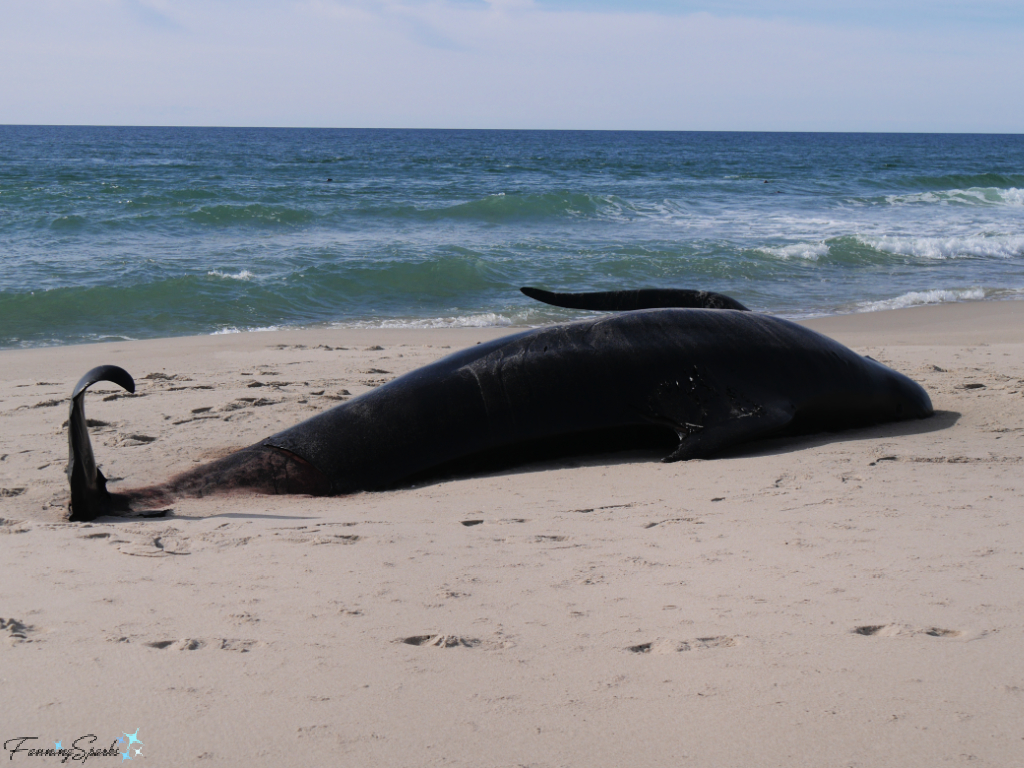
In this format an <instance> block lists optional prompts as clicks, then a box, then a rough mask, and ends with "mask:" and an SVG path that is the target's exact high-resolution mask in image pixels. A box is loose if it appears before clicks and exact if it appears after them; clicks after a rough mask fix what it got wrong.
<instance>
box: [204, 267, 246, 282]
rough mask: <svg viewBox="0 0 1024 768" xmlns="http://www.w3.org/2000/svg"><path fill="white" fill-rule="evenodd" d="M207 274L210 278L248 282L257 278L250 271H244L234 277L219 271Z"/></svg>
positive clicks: (214, 270) (215, 270)
mask: <svg viewBox="0 0 1024 768" xmlns="http://www.w3.org/2000/svg"><path fill="white" fill-rule="evenodd" d="M206 274H207V275H209V276H210V277H221V278H224V279H225V280H245V281H248V280H252V279H253V278H254V277H256V275H254V274H253V273H252V272H250V271H249V270H248V269H243V270H242V271H240V272H236V273H235V274H233V275H232V274H230V273H228V272H221V271H220V270H219V269H211V270H210V271H209V272H207V273H206Z"/></svg>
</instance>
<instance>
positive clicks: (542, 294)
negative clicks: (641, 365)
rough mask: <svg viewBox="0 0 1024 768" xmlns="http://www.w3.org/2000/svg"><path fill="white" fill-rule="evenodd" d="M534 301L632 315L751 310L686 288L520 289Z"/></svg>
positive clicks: (720, 297)
mask: <svg viewBox="0 0 1024 768" xmlns="http://www.w3.org/2000/svg"><path fill="white" fill-rule="evenodd" d="M519 290H521V291H522V292H523V293H524V294H526V295H527V296H529V297H530V298H531V299H536V300H537V301H542V302H544V303H545V304H551V305H552V306H555V307H565V308H566V309H592V310H597V311H601V312H629V311H631V310H634V309H668V308H672V307H678V308H692V309H738V310H742V311H749V310H747V308H746V307H745V306H743V305H742V304H740V303H739V302H738V301H736V299H733V298H731V297H729V296H725V295H723V294H721V293H713V292H711V291H692V290H688V289H685V288H640V289H637V290H633V291H599V292H596V293H553V292H552V291H545V290H542V289H540V288H529V287H527V288H520V289H519Z"/></svg>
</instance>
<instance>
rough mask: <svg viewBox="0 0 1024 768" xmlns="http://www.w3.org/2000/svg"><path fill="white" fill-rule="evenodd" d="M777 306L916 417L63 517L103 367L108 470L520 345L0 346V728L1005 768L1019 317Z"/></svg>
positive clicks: (292, 336)
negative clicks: (471, 349)
mask: <svg viewBox="0 0 1024 768" xmlns="http://www.w3.org/2000/svg"><path fill="white" fill-rule="evenodd" d="M800 322H801V324H803V325H806V326H808V327H811V328H813V329H815V330H818V331H821V332H823V333H826V334H827V335H829V336H832V337H833V338H835V339H837V340H839V341H841V342H842V343H844V344H847V345H849V346H851V347H852V348H853V349H855V350H856V351H858V352H861V353H862V354H870V355H871V356H872V357H874V358H876V359H877V360H879V361H880V362H882V363H884V364H886V365H890V366H891V367H893V368H895V369H897V370H900V371H902V372H903V373H906V374H907V375H908V376H910V377H911V378H914V379H915V380H917V381H919V382H921V383H922V384H923V385H924V386H925V388H926V389H927V390H928V391H929V393H930V395H931V397H932V400H933V403H934V405H935V408H936V415H935V416H934V417H932V418H930V419H926V420H923V421H920V422H901V423H896V424H887V425H880V426H877V427H871V428H868V429H861V430H854V431H850V432H843V433H836V434H821V435H811V436H807V437H801V438H785V439H776V440H767V441H761V442H759V443H757V444H752V445H751V446H750V448H749V449H748V450H743V451H737V452H734V453H729V454H728V455H726V456H723V457H721V458H717V459H711V460H704V461H691V462H681V463H676V464H662V463H660V462H658V461H657V458H658V457H656V456H652V455H648V454H643V453H624V454H615V455H611V456H602V457H587V458H585V459H571V460H565V461H559V462H551V463H544V464H535V465H527V466H525V467H521V468H517V469H515V470H514V471H507V472H501V473H495V474H487V475H479V476H472V477H467V478H460V479H456V480H446V481H441V482H434V483H429V484H426V485H422V486H419V487H412V488H406V489H399V490H395V491H387V492H381V493H362V494H356V495H353V496H347V497H337V498H307V497H265V496H259V497H255V496H227V497H214V498H210V499H198V500H196V499H190V500H184V501H182V502H181V503H180V504H176V505H175V509H174V515H173V516H171V517H168V518H164V519H154V520H139V519H121V520H118V519H113V518H106V519H101V520H99V521H96V522H94V523H79V524H70V523H67V522H65V521H64V520H63V519H62V515H61V513H62V504H63V503H64V502H66V495H67V491H66V479H65V478H64V476H63V471H64V463H65V462H66V460H67V442H66V441H67V437H66V431H65V429H64V428H63V427H62V426H61V424H62V422H63V420H64V419H66V418H67V406H68V396H69V394H70V391H71V387H73V386H74V383H75V382H76V381H77V380H78V378H79V377H80V376H81V375H82V374H83V373H85V371H86V370H88V369H89V368H90V367H92V366H94V365H99V364H102V363H115V364H118V365H121V366H123V367H125V368H126V369H127V370H129V372H131V373H132V374H133V376H134V377H135V379H136V382H137V385H138V389H137V396H135V397H118V398H116V399H105V398H107V397H109V396H112V395H117V394H118V392H119V390H117V389H116V388H115V387H114V386H113V385H110V386H109V388H107V387H106V385H97V386H96V387H95V388H94V389H93V390H91V392H92V395H91V397H90V398H89V399H88V400H87V411H88V416H89V418H90V419H94V420H98V421H100V422H103V424H102V426H97V427H95V428H93V444H94V448H95V451H96V457H97V460H98V462H99V463H100V465H101V466H102V467H103V471H104V472H105V473H106V474H107V475H108V477H110V478H111V480H112V481H113V480H114V478H124V481H125V482H126V483H128V484H133V483H144V482H152V481H156V480H159V479H160V478H162V477H166V476H168V475H169V474H171V473H173V472H174V471H178V470H181V469H184V468H187V467H189V466H191V465H192V464H193V463H195V462H199V461H203V460H208V459H209V458H212V457H214V456H216V455H219V454H221V453H223V452H224V451H226V450H230V449H232V448H236V447H240V446H242V445H245V444H248V443H251V442H255V441H256V440H258V439H261V438H262V437H265V436H266V435H268V434H271V433H272V432H273V431H276V430H277V429H280V428H282V427H285V426H289V425H290V424H293V423H296V422H297V421H299V420H301V419H303V418H306V417H308V416H311V415H313V414H314V413H316V412H319V411H321V410H324V409H325V408H327V407H330V406H331V405H334V404H336V403H337V402H339V400H338V399H337V398H343V397H350V396H356V395H358V394H359V393H360V392H362V391H366V390H368V389H370V388H371V387H373V386H377V385H379V384H380V383H382V381H383V380H384V379H386V378H391V377H393V376H397V375H400V374H402V373H405V372H407V371H409V370H413V369H415V368H417V367H419V366H421V365H423V364H425V363H427V362H430V361H432V360H434V359H437V358H438V357H441V356H442V355H444V354H447V353H449V352H453V351H456V350H457V349H459V348H460V347H463V346H469V345H472V344H474V343H476V342H477V341H483V340H485V339H490V338H497V337H500V336H504V335H508V334H510V333H515V332H518V330H525V329H512V328H506V327H493V328H447V329H323V330H315V331H310V330H302V331H273V332H259V333H239V334H222V335H217V336H197V337H176V338H170V339H160V340H142V341H132V342H106V343H102V344H82V345H73V346H67V347H42V348H32V349H15V350H3V351H0V362H2V363H3V366H2V372H0V414H2V415H3V420H4V421H3V423H4V427H5V428H4V430H3V431H2V432H0V518H2V520H0V533H7V534H9V535H6V536H2V537H0V540H2V543H3V544H4V546H5V557H4V558H2V559H0V584H2V585H3V587H2V588H0V616H2V617H4V621H3V622H0V631H2V634H3V637H0V640H3V643H4V645H3V647H0V656H2V658H3V659H4V661H5V662H6V663H5V664H4V668H3V672H2V677H3V679H4V682H5V683H6V685H7V689H8V691H10V693H11V695H9V696H8V697H7V699H8V703H7V704H6V705H3V712H4V715H5V717H4V721H5V722H6V723H8V724H9V726H8V728H9V731H10V732H9V733H7V734H5V736H4V738H5V739H6V738H11V737H13V736H15V735H29V736H38V737H39V738H40V739H41V741H40V742H38V743H40V744H42V745H45V742H46V741H47V740H52V741H56V740H59V739H61V738H64V739H65V740H66V742H71V741H72V740H73V739H74V738H77V737H78V736H81V735H82V734H85V733H95V734H97V736H98V737H99V740H98V742H97V743H98V744H105V742H106V743H109V739H108V738H107V736H108V735H112V736H113V737H114V738H116V737H117V736H118V735H120V734H121V732H123V731H125V730H127V731H128V732H131V731H135V730H136V728H140V729H141V731H140V732H139V736H140V738H141V739H142V740H143V741H144V743H145V744H146V747H147V752H146V756H147V757H156V758H157V759H158V760H159V759H160V758H161V757H162V758H163V759H164V761H170V762H175V763H182V762H189V763H190V762H195V761H199V762H200V763H201V764H203V765H211V766H213V765H224V766H242V765H251V764H253V763H254V762H255V763H259V764H266V763H270V762H272V763H274V764H276V765H281V766H284V767H285V768H291V766H296V767H298V766H305V765H308V764H310V763H311V762H312V763H314V764H329V763H331V762H337V760H338V758H339V756H342V757H343V760H344V761H346V762H351V763H352V764H359V765H367V766H378V765H379V766H391V765H430V766H433V765H437V766H440V765H464V766H474V768H475V767H476V766H495V767H496V768H497V767H503V766H508V765H517V764H533V765H537V766H544V767H545V768H546V767H547V766H552V767H553V766H565V765H569V766H588V768H589V767H591V766H598V767H599V768H601V767H603V766H608V767H609V768H611V767H612V766H619V765H628V764H637V762H638V761H639V762H641V763H643V764H646V765H670V764H671V765H686V764H689V763H692V764H693V765H723V766H724V765H744V766H758V767H760V766H780V767H781V766H786V768H788V767H789V766H791V765H793V764H795V763H799V764H806V765H835V764H846V763H856V764H858V765H861V766H868V767H869V768H875V767H877V768H883V767H884V768H889V766H892V765H896V764H898V765H901V766H906V767H907V768H926V767H927V768H931V766H933V765H936V764H940V763H944V762H952V763H957V762H966V761H968V758H970V760H971V761H972V762H973V764H975V765H993V766H997V765H1011V764H1014V762H1015V761H1019V759H1020V755H1021V754H1022V753H1024V741H1022V739H1024V732H1022V731H1021V727H1020V723H1021V722H1024V695H1022V694H1021V691H1024V618H1022V617H1021V613H1020V606H1021V605H1022V604H1024V581H1022V579H1021V578H1020V573H1021V569H1022V568H1024V556H1022V555H1021V552H1022V551H1024V519H1021V515H1020V513H1019V509H1020V500H1021V498H1024V478H1022V475H1021V466H1022V464H1024V302H1015V301H1006V302H976V303H973V302H972V303H961V304H943V305H931V306H921V307H912V308H906V309H898V310H886V311H882V312H873V313H860V314H850V315H838V316H828V317H822V318H813V319H810V320H804V321H800ZM345 392H347V393H348V394H344V393H345ZM112 487H116V486H113V485H112ZM12 622H13V623H12ZM243 712H244V713H245V714H244V716H243V715H242V714H241V713H243ZM72 734H73V736H72ZM638 756H640V757H638Z"/></svg>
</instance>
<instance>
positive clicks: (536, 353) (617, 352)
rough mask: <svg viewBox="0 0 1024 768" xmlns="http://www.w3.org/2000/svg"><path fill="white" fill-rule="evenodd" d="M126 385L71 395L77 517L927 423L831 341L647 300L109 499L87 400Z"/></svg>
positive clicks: (426, 375) (863, 362) (91, 377)
mask: <svg viewBox="0 0 1024 768" xmlns="http://www.w3.org/2000/svg"><path fill="white" fill-rule="evenodd" d="M100 380H106V381H115V382H117V383H118V384H121V385H122V386H125V387H127V386H128V384H129V383H130V382H131V377H129V376H128V375H127V373H125V372H124V371H123V370H121V369H119V368H116V367H114V366H102V367H100V368H97V369H94V370H93V371H90V372H89V373H88V374H86V376H85V377H84V378H83V379H82V381H81V382H79V385H78V386H77V387H76V389H75V395H74V398H73V401H72V418H71V433H70V440H71V462H70V464H69V468H68V476H69V480H70V481H71V494H72V498H71V513H72V514H71V519H72V520H87V519H92V518H93V517H96V516H98V515H101V514H110V513H119V512H125V511H129V510H132V509H138V508H139V507H145V506H154V505H160V504H166V503H167V501H168V500H170V499H172V498H174V497H176V496H204V495H207V494H211V493H216V492H223V491H230V490H236V489H248V490H251V491H255V492H261V493H312V494H317V495H331V494H343V493H351V492H354V491H362V490H374V489H382V488H387V487H391V486H394V485H396V484H399V483H401V482H403V481H407V480H408V479H409V478H412V477H415V476H417V475H419V474H421V473H423V472H426V471H429V470H431V469H432V468H436V467H439V466H442V465H445V464H447V463H450V462H453V461H456V460H459V459H464V458H466V457H471V456H474V455H477V454H482V453H485V452H488V451H493V450H495V449H501V448H505V447H510V446H515V445H521V444H530V442H531V441H538V440H546V439H555V438H561V437H564V436H568V435H581V436H586V435H590V434H592V433H601V432H603V431H608V430H616V429H623V428H631V427H641V428H660V429H663V430H666V431H670V433H674V434H675V435H676V436H677V437H678V445H677V447H676V448H675V450H674V451H673V452H672V453H671V454H670V455H668V456H667V457H666V458H665V460H666V461H677V460H681V459H690V458H696V457H705V456H710V455H713V454H714V453H716V452H718V451H721V450H723V449H726V448H729V447H731V446H735V445H737V444H741V443H744V442H747V441H750V440H755V439H758V438H762V437H767V436H771V435H779V434H799V433H809V432H817V431H822V430H836V429H844V428H849V427H858V426H865V425H869V424H874V423H879V422H886V421H894V420H899V419H909V418H923V417H926V416H929V415H931V413H932V406H931V401H930V400H929V398H928V395H927V393H926V392H925V391H924V389H922V388H921V386H920V385H918V384H916V383H915V382H913V381H911V380H910V379H909V378H907V377H906V376H904V375H902V374H900V373H897V372H896V371H893V370H891V369H889V368H887V367H885V366H883V365H881V364H879V363H877V362H875V361H874V360H871V359H869V358H866V357H862V356H861V355H858V354H856V353H855V352H853V351H852V350H850V349H848V348H846V347H844V346H843V345H842V344H839V343H838V342H836V341H833V340H832V339H829V338H827V337H825V336H822V335H821V334H818V333H816V332H814V331H811V330H809V329H807V328H804V327H802V326H799V325H796V324H795V323H791V322H789V321H786V320H781V319H779V318H775V317H770V316H768V315H763V314H758V313H754V312H747V311H739V310H728V309H726V310H716V309H652V310H640V311H631V312H626V313H623V314H617V315H609V316H604V317H599V318H596V319H591V320H585V321H580V322H573V323H566V324H561V325H554V326H549V327H545V328H540V329H537V330H530V331H525V332H523V333H518V334H514V335H511V336H507V337H505V338H501V339H497V340H495V341H491V342H487V343H484V344H479V345H477V346H474V347H470V348H469V349H466V350H463V351H461V352H456V353H455V354H452V355H449V356H448V357H445V358H444V359H442V360H439V361H437V362H435V363H432V364H431V365H427V366H424V367H423V368H420V369H417V370H415V371H412V372H411V373H408V374H405V375H404V376H401V377H399V378H397V379H395V380H393V381H391V382H390V383H388V384H386V385H384V386H381V387H379V388H377V389H374V390H372V391H370V392H367V393H366V394H364V395H361V396H360V397H357V398H354V399H352V400H350V401H348V402H346V403H343V404H342V405H339V406H337V407H335V408H332V409H331V410H328V411H325V412H324V413H321V414H319V415H317V416H314V417H313V418H311V419H308V420H307V421H304V422H302V423H301V424H297V425H296V426H294V427H291V428H290V429H287V430H285V431H283V432H279V433H277V434H276V435H272V436H271V437H268V438H267V439H265V440H262V441H260V442H259V443H257V444H255V445H253V446H250V447H249V448H245V449H243V450H241V451H239V452H237V453H235V454H232V455H230V456H228V457H226V458H224V459H220V460H219V461H215V462H212V463H210V464H206V465H204V466H201V467H198V468H196V469H194V470H191V471H189V472H187V473H185V474H183V475H179V476H177V477H175V478H172V479H171V480H169V481H168V482H166V483H164V484H161V485H158V486H151V487H149V488H142V489H137V490H134V491H128V492H126V493H121V494H119V493H110V492H108V491H107V490H106V488H105V482H104V481H103V477H102V475H101V474H100V473H99V471H98V470H97V469H96V468H95V462H94V460H93V457H92V450H91V447H89V441H88V434H87V433H86V431H85V416H84V410H83V408H82V396H83V394H84V391H85V388H86V387H88V386H89V384H91V383H93V382H94V381H100Z"/></svg>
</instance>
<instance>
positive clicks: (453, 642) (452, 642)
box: [395, 635, 480, 648]
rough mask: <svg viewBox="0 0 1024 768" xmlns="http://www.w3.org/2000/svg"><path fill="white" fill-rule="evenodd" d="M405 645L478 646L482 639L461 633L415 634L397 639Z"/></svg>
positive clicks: (437, 646)
mask: <svg viewBox="0 0 1024 768" xmlns="http://www.w3.org/2000/svg"><path fill="white" fill-rule="evenodd" d="M395 642H396V643H404V644H405V645H419V646H433V647H434V648H476V647H477V646H478V645H480V640H478V639H477V638H475V637H461V636H459V635H413V636H412V637H402V638H399V639H398V640H396V641H395Z"/></svg>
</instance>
